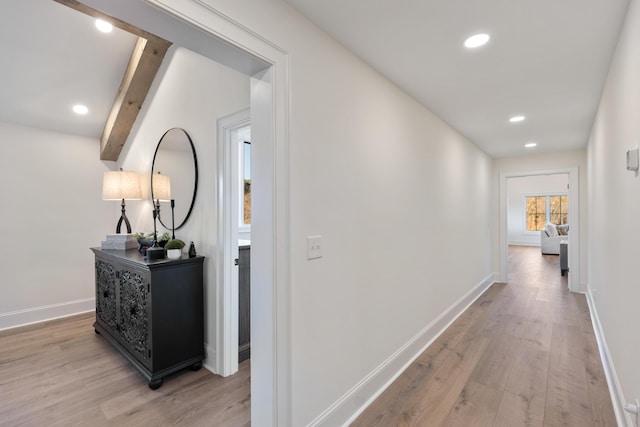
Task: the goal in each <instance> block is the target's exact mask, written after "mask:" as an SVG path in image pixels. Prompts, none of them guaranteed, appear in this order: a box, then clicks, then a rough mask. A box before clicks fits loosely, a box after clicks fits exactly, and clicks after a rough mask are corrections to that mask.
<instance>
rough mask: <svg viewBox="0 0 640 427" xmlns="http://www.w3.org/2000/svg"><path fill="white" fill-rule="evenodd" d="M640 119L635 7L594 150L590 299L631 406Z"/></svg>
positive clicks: (636, 388) (637, 380)
mask: <svg viewBox="0 0 640 427" xmlns="http://www.w3.org/2000/svg"><path fill="white" fill-rule="evenodd" d="M639 112H640V2H639V1H638V0H632V1H631V3H630V6H629V11H628V14H627V18H626V23H625V25H624V28H623V31H622V33H621V35H620V40H619V43H618V47H617V51H616V53H615V56H614V59H613V62H612V64H611V68H610V70H609V76H608V78H607V82H606V86H605V89H604V92H603V95H602V100H601V102H600V107H599V109H598V113H597V116H596V119H595V123H594V126H593V129H592V132H591V136H590V139H589V146H588V160H589V222H588V231H589V233H588V235H589V292H590V296H591V298H592V302H594V306H595V308H596V311H597V315H598V318H599V320H600V325H601V328H602V332H603V334H604V337H605V340H606V344H607V345H608V349H609V352H610V358H611V359H610V360H611V365H612V366H615V372H616V373H617V379H618V381H619V383H618V386H617V387H616V388H615V391H616V393H617V395H618V397H619V399H620V400H624V399H625V398H626V401H631V402H632V401H633V400H634V399H639V398H640V369H639V367H638V361H639V360H640V344H639V342H640V341H639V338H640V337H639V335H638V330H639V329H638V327H639V325H640V310H639V309H638V308H639V306H640V286H638V277H639V276H640V263H639V262H638V253H639V250H638V247H639V245H640V233H639V232H638V230H639V229H640V196H639V195H640V177H639V176H638V174H637V173H633V172H629V171H627V170H626V167H625V166H626V157H625V153H626V151H627V150H629V149H631V148H637V147H638V146H639V145H640V121H639V120H638V114H639ZM618 409H619V411H620V412H622V411H621V408H620V407H619V406H618ZM627 420H628V423H629V424H628V425H632V424H631V420H630V418H627Z"/></svg>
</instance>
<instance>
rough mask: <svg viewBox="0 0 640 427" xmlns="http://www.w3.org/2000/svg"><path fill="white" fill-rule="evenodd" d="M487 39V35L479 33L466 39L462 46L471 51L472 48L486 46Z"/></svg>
mask: <svg viewBox="0 0 640 427" xmlns="http://www.w3.org/2000/svg"><path fill="white" fill-rule="evenodd" d="M489 39H490V37H489V34H484V33H480V34H476V35H473V36H471V37H469V38H468V39H466V40H465V41H464V45H465V47H468V48H469V49H473V48H476V47H480V46H483V45H485V44H487V42H488V41H489Z"/></svg>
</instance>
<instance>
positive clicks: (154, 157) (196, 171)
mask: <svg viewBox="0 0 640 427" xmlns="http://www.w3.org/2000/svg"><path fill="white" fill-rule="evenodd" d="M174 129H177V130H180V131H182V132H183V133H184V134H185V136H186V137H187V140H188V141H189V145H190V146H191V152H192V153H193V168H194V184H193V196H192V197H191V204H190V205H189V210H188V211H187V214H186V215H185V217H184V219H183V220H182V222H181V223H180V224H178V225H176V227H175V230H179V229H180V228H182V226H184V225H185V224H186V222H187V220H188V219H189V217H190V216H191V212H192V211H193V206H194V204H195V202H196V195H197V194H198V157H197V156H196V148H195V146H194V145H193V141H192V140H191V136H189V133H187V131H186V130H184V129H183V128H178V127H174V128H170V129H168V130H167V131H166V132H165V133H163V134H162V137H161V138H160V141H158V145H156V150H155V152H154V153H153V161H152V162H151V203H155V202H154V200H155V199H154V198H153V173H154V168H155V164H156V156H157V155H158V150H159V149H160V146H161V145H162V141H163V140H164V137H165V136H166V135H167V134H168V133H169V132H171V131H172V130H174ZM158 220H159V221H160V224H162V226H163V227H164V228H166V229H167V230H171V227H170V226H167V225H165V223H164V222H162V218H158Z"/></svg>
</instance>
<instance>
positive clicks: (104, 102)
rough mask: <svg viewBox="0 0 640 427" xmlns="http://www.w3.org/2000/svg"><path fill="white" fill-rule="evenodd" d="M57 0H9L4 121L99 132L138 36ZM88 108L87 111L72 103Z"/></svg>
mask: <svg viewBox="0 0 640 427" xmlns="http://www.w3.org/2000/svg"><path fill="white" fill-rule="evenodd" d="M94 22H95V20H94V19H93V18H90V17H89V16H87V15H84V14H82V13H80V12H77V11H75V10H72V9H70V8H68V7H66V6H63V5H61V4H58V3H56V2H54V1H52V0H20V1H11V2H9V1H5V2H3V5H2V13H0V57H1V58H2V67H0V120H2V121H8V122H14V123H20V124H24V125H27V126H33V127H39V128H44V129H51V130H55V131H60V132H65V133H70V134H76V135H84V136H91V137H96V138H99V137H100V136H101V135H102V131H103V129H104V125H105V121H106V118H107V116H108V114H109V111H110V110H111V106H112V104H113V100H114V98H115V95H116V93H117V91H118V88H119V86H120V82H121V80H122V76H123V74H124V71H125V69H126V67H127V64H128V62H129V58H130V56H131V52H132V50H133V47H134V45H135V42H136V39H137V37H136V36H134V35H132V34H129V33H127V32H125V31H122V30H119V29H117V28H114V29H113V31H112V32H111V33H108V34H105V33H101V32H99V31H98V30H97V29H96V28H95V26H94ZM76 103H82V104H84V105H86V106H87V107H88V108H89V113H88V114H87V115H86V116H78V115H76V114H74V113H73V112H72V110H71V108H72V106H73V105H74V104H76Z"/></svg>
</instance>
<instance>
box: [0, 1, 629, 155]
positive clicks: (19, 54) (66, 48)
mask: <svg viewBox="0 0 640 427" xmlns="http://www.w3.org/2000/svg"><path fill="white" fill-rule="evenodd" d="M286 1H288V2H289V3H290V4H291V5H293V6H294V7H296V8H298V9H299V10H300V11H301V12H302V13H304V14H305V15H307V16H308V17H309V18H310V19H311V20H312V21H314V22H315V23H316V24H317V25H319V26H320V27H321V28H323V29H324V30H326V31H327V32H328V33H329V34H331V35H332V36H333V37H335V38H336V39H337V40H338V41H340V42H341V43H342V44H344V45H345V46H347V47H348V48H350V49H351V50H352V51H353V52H355V53H356V54H357V55H359V56H360V57H361V58H363V59H364V60H365V61H366V62H368V63H369V64H371V65H372V66H373V67H374V68H376V69H377V70H378V71H380V72H381V73H382V74H384V75H385V76H387V77H388V78H389V79H390V80H392V81H393V82H395V83H396V84H397V85H398V86H400V87H401V88H403V89H404V90H405V91H406V92H408V93H409V94H411V95H412V96H413V97H414V98H415V99H417V100H418V101H419V102H421V103H422V104H424V105H425V106H426V107H427V108H429V109H430V110H431V111H433V112H434V113H435V114H437V115H438V116H439V117H441V118H442V119H443V120H444V121H446V122H447V123H449V124H450V125H451V126H453V127H454V128H455V129H457V130H458V131H459V132H461V133H462V134H463V135H465V136H466V137H468V138H469V139H470V140H471V141H472V142H474V143H475V144H476V145H478V146H479V147H480V148H481V149H483V150H484V151H485V152H487V153H488V154H490V155H491V156H493V157H507V156H518V155H525V154H529V153H533V152H550V151H559V150H567V149H575V148H580V147H584V146H585V145H586V142H587V138H588V135H589V131H590V128H591V124H592V122H593V118H594V115H595V111H596V108H597V105H598V101H599V99H600V93H601V91H602V86H603V84H604V81H605V78H606V73H607V70H608V67H609V62H610V59H611V57H612V55H613V50H614V48H615V44H616V41H617V38H618V34H619V31H620V28H621V25H622V22H623V19H624V15H625V13H626V9H627V6H628V2H629V0H561V1H558V0H535V1H532V0H484V1H482V2H471V1H469V0H409V1H403V2H398V1H397V0H348V1H345V0H323V1H316V0H286ZM2 9H3V10H2V14H0V55H1V56H2V58H3V66H2V67H0V120H3V121H9V122H16V123H22V124H26V125H29V126H35V127H41V128H47V129H53V130H57V131H62V132H67V133H71V134H79V135H86V136H92V137H100V135H101V134H102V130H103V127H104V123H105V120H106V117H107V115H108V112H109V110H110V108H111V104H112V102H113V99H114V97H115V95H116V92H117V90H118V87H119V85H120V81H121V79H122V75H123V73H124V70H125V68H126V66H127V63H128V61H129V57H130V54H131V51H132V49H133V46H134V44H135V40H136V37H135V36H133V35H131V34H129V33H127V32H124V31H122V30H118V29H117V28H114V31H113V32H112V33H110V34H104V33H100V32H98V31H97V30H96V29H95V27H94V21H93V19H92V18H90V17H88V16H86V15H84V14H82V13H80V12H77V11H75V10H72V9H69V8H67V7H65V6H63V5H60V4H58V3H56V2H54V1H52V0H20V1H12V2H7V3H6V4H5V5H3V8H2ZM36 11H37V12H36ZM480 31H484V32H488V33H489V34H490V35H491V40H490V42H489V43H488V44H487V45H486V46H483V47H481V48H479V49H477V50H473V51H470V50H467V49H465V48H464V47H463V46H462V43H463V41H464V39H465V38H466V37H467V36H469V35H471V34H474V33H476V32H480ZM78 102H81V103H84V104H86V105H87V106H88V107H89V109H90V112H89V114H88V115H87V116H77V115H75V114H73V113H72V112H71V106H72V105H73V104H74V103H78ZM515 114H523V115H525V116H527V119H526V120H525V121H524V122H522V123H520V124H516V125H514V124H510V123H509V122H508V118H509V117H510V116H512V115H515ZM530 141H535V142H537V143H538V146H537V147H536V148H535V149H533V150H528V149H525V148H524V144H525V143H527V142H530Z"/></svg>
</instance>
